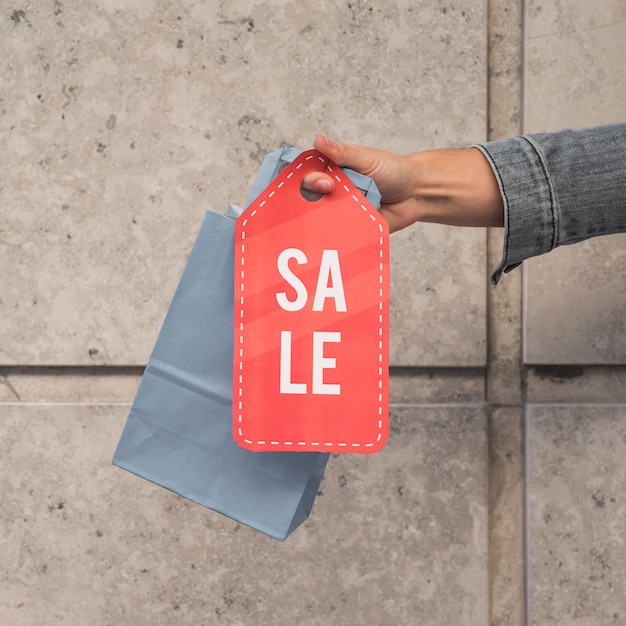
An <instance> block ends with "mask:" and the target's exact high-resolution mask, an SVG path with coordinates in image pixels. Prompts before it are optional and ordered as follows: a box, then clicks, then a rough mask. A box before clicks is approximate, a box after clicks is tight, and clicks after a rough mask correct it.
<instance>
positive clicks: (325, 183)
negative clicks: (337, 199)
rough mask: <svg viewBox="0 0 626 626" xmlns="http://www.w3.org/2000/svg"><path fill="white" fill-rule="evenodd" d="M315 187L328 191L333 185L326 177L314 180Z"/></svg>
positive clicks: (324, 191)
mask: <svg viewBox="0 0 626 626" xmlns="http://www.w3.org/2000/svg"><path fill="white" fill-rule="evenodd" d="M315 188H316V189H317V190H318V191H322V192H323V193H330V192H331V191H332V190H333V186H332V184H331V182H330V181H329V180H328V179H327V178H320V179H319V180H317V181H315Z"/></svg>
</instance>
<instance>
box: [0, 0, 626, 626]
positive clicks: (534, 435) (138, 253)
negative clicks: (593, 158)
mask: <svg viewBox="0 0 626 626" xmlns="http://www.w3.org/2000/svg"><path fill="white" fill-rule="evenodd" d="M624 11H625V8H624V4H623V2H621V0H598V2H594V3H587V2H585V1H584V0H574V1H572V2H568V3H562V2H557V1H556V0H545V1H544V0H528V2H522V0H515V1H514V2H509V1H508V0H491V1H490V2H487V0H462V1H461V2H455V3H452V2H438V3H430V2H428V3H421V4H418V5H416V4H415V3H410V2H387V1H385V2H381V3H371V4H367V3H365V2H361V1H356V2H351V3H341V4H340V3H332V2H322V3H321V4H320V3H319V2H317V3H312V2H309V1H308V0H303V2H301V3H282V2H277V1H275V0H264V1H260V2H256V3H244V2H232V3H231V2H229V3H206V2H201V1H200V0H176V1H175V2H170V3H162V2H157V1H155V0H142V1H141V2H135V3H132V5H129V4H128V3H124V2H120V1H118V0H106V1H103V2H98V3H96V2H92V1H90V2H84V3H67V2H65V3H61V2H55V3H49V4H40V3H23V8H20V7H19V6H18V5H15V6H11V7H9V8H6V10H5V11H3V12H2V15H1V16H0V50H1V51H2V54H0V68H1V70H0V142H1V143H2V145H3V146H4V153H5V154H7V155H9V158H4V159H2V160H1V161H0V214H1V215H2V217H3V221H2V224H1V225H0V267H1V269H2V272H0V316H1V320H2V324H1V327H0V425H1V426H0V433H1V434H0V459H2V460H1V461H0V463H1V464H2V474H1V476H2V477H1V479H0V519H1V522H0V523H1V524H2V531H3V532H2V538H1V539H0V563H2V565H1V566H0V578H1V580H2V585H0V624H2V625H3V626H4V625H5V624H6V625H8V626H13V625H16V626H21V625H23V624H37V625H38V624H46V625H47V624H71V625H73V624H76V625H80V626H83V625H84V624H89V625H91V624H94V625H103V626H104V625H110V624H114V625H116V626H117V625H126V624H129V625H130V624H132V625H135V624H194V625H195V624H210V625H212V624H246V625H248V624H250V625H256V624H261V625H263V624H272V625H280V624H311V625H313V624H322V623H323V624H344V625H346V626H359V625H361V624H363V625H364V624H368V625H369V624H377V625H378V624H380V625H384V626H386V625H387V624H389V625H390V626H398V625H408V626H412V625H414V624H429V625H432V626H444V625H445V626H450V625H452V624H455V625H456V624H459V625H463V626H468V625H469V626H474V625H481V626H482V625H487V624H489V625H490V626H526V625H527V624H533V626H534V625H537V626H539V625H541V626H545V625H548V626H550V625H553V624H554V625H557V624H558V625H563V626H565V625H568V626H569V625H573V626H579V625H580V626H587V625H589V626H591V625H593V626H596V625H599V626H604V625H605V624H606V625H609V624H610V625H611V626H613V625H617V624H622V623H626V600H625V599H624V597H625V596H624V593H623V582H622V581H623V577H624V576H623V574H624V572H623V565H622V563H623V561H624V556H625V550H624V544H623V537H624V531H625V528H624V521H623V520H624V516H623V508H624V507H623V503H622V495H621V492H620V487H621V485H622V484H623V483H624V472H625V471H626V470H625V468H626V461H625V460H624V459H625V458H626V457H625V455H624V450H623V449H622V448H623V446H624V437H625V433H624V424H626V421H625V420H626V371H625V370H624V365H626V364H625V362H624V358H626V353H625V352H624V345H625V344H624V342H625V336H626V335H625V333H624V326H623V319H622V318H621V312H622V310H623V294H624V293H625V292H626V290H624V289H622V288H621V281H622V274H623V272H618V271H615V269H614V268H615V267H621V265H620V264H623V263H622V262H623V252H622V248H623V245H621V243H620V242H621V238H620V237H616V238H613V239H611V238H607V240H598V241H597V242H593V243H590V244H589V245H585V246H580V247H572V248H571V249H568V250H567V251H563V252H561V251H557V253H555V254H554V255H548V256H546V257H544V258H542V259H538V260H536V261H532V262H530V263H528V264H527V266H526V267H525V268H523V269H521V270H516V271H515V272H512V273H511V274H509V275H507V276H506V277H505V278H504V279H503V282H502V283H501V285H499V286H498V287H497V288H496V289H491V288H488V287H487V282H486V275H487V271H488V267H491V266H493V265H494V264H495V263H496V262H497V261H498V259H499V254H500V249H501V234H500V233H498V232H495V231H494V232H489V233H484V232H480V231H465V232H462V231H457V230H455V229H453V230H448V229H440V228H438V227H430V226H420V227H416V228H415V229H413V230H411V231H410V232H406V233H404V234H402V235H401V236H399V237H397V238H396V239H394V242H393V255H394V256H393V263H394V268H393V278H392V280H393V291H394V301H393V303H392V333H393V340H392V343H393V345H392V365H393V367H392V372H391V374H392V376H391V386H392V398H391V400H392V426H393V428H392V437H391V439H390V442H389V444H388V446H387V447H386V448H385V450H384V451H383V452H382V453H380V454H378V455H375V456H372V457H359V456H336V457H333V458H331V460H330V463H329V467H328V470H327V473H326V477H325V479H324V482H323V483H322V487H321V493H320V494H319V495H318V498H317V500H316V503H315V507H314V509H313V513H312V515H311V517H310V518H309V520H308V521H307V522H306V523H305V524H304V525H303V526H302V527H301V528H299V529H298V530H297V531H296V532H295V533H294V534H293V535H292V536H291V537H290V538H289V539H288V540H287V541H286V542H285V543H279V542H276V541H275V540H271V539H269V538H266V537H264V536H262V535H260V534H258V533H255V532H253V531H250V530H249V529H247V528H245V527H241V526H239V525H237V524H235V523H234V522H232V521H230V520H228V519H226V518H224V517H221V516H219V515H217V514H216V513H213V512H211V511H208V510H206V509H204V508H202V507H200V506H197V505H194V504H192V503H190V502H188V501H186V500H184V499H182V498H180V497H178V496H175V495H173V494H171V493H169V492H167V491H165V490H163V489H160V488H158V487H156V486H154V485H151V484H149V483H147V482H145V481H143V480H141V479H139V478H136V477H134V476H131V475H129V474H127V473H125V472H123V471H122V470H119V469H117V468H114V467H112V466H111V465H110V459H111V456H112V453H113V450H114V448H115V445H116V442H117V439H118V437H119V434H120V431H121V428H122V425H123V423H124V420H125V417H126V414H127V412H128V408H129V404H130V402H131V401H132V398H133V396H134V394H135V391H136V389H137V385H138V383H139V380H140V376H141V371H142V368H143V366H144V365H145V362H146V359H147V357H148V355H149V352H150V349H151V348H152V345H153V343H154V340H155V337H156V334H157V332H158V328H159V324H160V321H161V319H162V317H163V315H164V312H165V310H166V307H167V304H168V302H169V299H170V297H171V293H172V291H173V289H174V287H175V285H176V282H177V279H178V275H179V273H180V270H181V269H182V266H183V264H184V260H185V256H186V254H187V252H188V250H189V247H190V245H191V242H192V241H193V238H194V236H195V233H196V231H197V227H198V225H199V223H200V219H201V217H202V214H203V211H204V210H205V209H206V208H208V207H211V208H215V209H218V210H223V209H224V208H225V206H226V204H227V203H228V202H229V201H238V202H241V201H242V199H243V198H245V195H246V192H247V189H248V186H249V184H250V182H251V180H252V178H253V176H254V174H255V172H256V170H257V168H258V165H259V160H260V158H261V156H262V155H263V154H264V153H266V152H267V151H269V150H271V149H274V148H275V147H277V145H280V144H281V143H292V144H294V145H298V146H301V147H306V146H308V145H309V143H310V139H311V137H312V136H313V135H314V134H315V132H317V131H318V130H320V129H323V130H325V131H326V132H329V133H331V134H334V135H335V136H337V137H338V138H343V139H346V140H350V141H359V142H363V143H369V144H374V145H379V146H382V147H386V148H388V149H391V150H396V151H399V152H409V151H412V150H415V149H418V148H431V147H449V146H454V145H467V144H468V143H473V142H476V141H482V140H485V139H486V138H490V139H496V138H500V137H505V136H509V135H513V134H518V133H519V132H522V131H523V130H527V131H530V132H533V131H538V130H548V129H554V130H556V129H558V128H560V127H562V126H564V125H570V126H573V127H580V126H585V125H589V124H600V123H606V122H612V121H617V120H623V119H624V117H625V115H624V114H625V112H626V111H625V110H624V106H623V102H626V92H625V86H624V77H623V72H622V71H621V68H622V66H623V55H622V50H623V48H622V46H623V43H622V42H623V36H622V35H623V26H624V20H625V18H626V14H625V13H624ZM277 60H280V61H281V62H280V63H279V62H278V61H277ZM294 86H296V87H294ZM338 95H339V97H337V96H338ZM609 261H610V263H609ZM572 277H578V278H576V279H575V280H572ZM595 303H599V304H601V306H602V310H603V311H604V312H605V314H604V315H602V316H598V315H597V314H596V313H594V311H592V310H590V309H588V307H589V306H591V304H595ZM563 311H566V312H567V311H578V314H577V315H571V316H570V315H566V316H563V315H562V314H559V312H561V313H562V312H563ZM565 318H566V319H567V324H564V323H563V320H564V319H565Z"/></svg>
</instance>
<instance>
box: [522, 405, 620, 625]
mask: <svg viewBox="0 0 626 626" xmlns="http://www.w3.org/2000/svg"><path fill="white" fill-rule="evenodd" d="M527 419H528V422H527V427H528V429H529V433H530V438H529V450H530V454H529V459H528V463H529V484H528V489H529V524H530V527H529V530H530V576H529V581H530V587H529V600H530V624H532V625H533V626H546V625H548V624H549V625H550V626H561V625H562V626H609V625H610V626H614V625H615V626H616V625H617V624H624V622H625V621H626V599H625V597H624V576H625V575H626V572H625V571H624V562H625V556H626V551H625V547H624V536H625V535H626V510H625V508H624V483H625V481H626V463H625V462H624V459H626V405H617V406H606V405H604V406H601V405H595V406H594V405H582V406H576V405H569V406H568V405H564V406H532V407H530V409H529V410H528V416H527Z"/></svg>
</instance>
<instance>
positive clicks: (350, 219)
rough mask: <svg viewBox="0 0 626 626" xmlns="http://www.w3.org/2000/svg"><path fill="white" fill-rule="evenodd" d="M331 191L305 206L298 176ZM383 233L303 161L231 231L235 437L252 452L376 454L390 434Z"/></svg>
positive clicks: (313, 161)
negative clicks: (315, 178) (311, 175)
mask: <svg viewBox="0 0 626 626" xmlns="http://www.w3.org/2000/svg"><path fill="white" fill-rule="evenodd" d="M311 171H326V172H327V173H328V174H329V175H331V176H333V177H334V178H335V179H336V185H335V190H334V191H333V192H332V193H330V194H326V195H324V196H322V198H320V199H318V200H315V201H310V200H307V199H305V198H304V197H303V196H302V193H301V191H300V186H301V182H302V179H303V177H304V175H305V174H307V173H308V172H311ZM388 344H389V232H388V228H387V224H386V222H385V220H384V219H383V218H382V217H380V216H379V215H378V213H377V211H375V210H374V209H373V208H372V206H371V205H370V204H369V203H368V202H367V201H366V200H365V198H364V197H363V195H362V194H361V192H360V191H358V190H357V189H356V188H355V187H354V186H353V185H352V183H351V182H350V181H349V179H348V178H347V176H346V175H345V174H344V173H343V172H342V170H341V169H340V168H339V167H337V166H336V165H335V164H333V163H332V162H330V161H329V160H328V159H326V158H325V157H324V156H323V155H321V154H320V153H319V152H317V151H314V150H311V151H308V152H304V153H303V154H301V155H300V156H299V157H298V158H297V159H296V160H295V161H294V162H293V163H291V164H290V165H289V166H287V168H285V170H283V172H282V173H281V174H280V175H279V176H278V177H277V178H276V179H275V180H274V182H273V183H272V184H271V185H270V186H269V187H268V188H267V189H266V190H265V191H264V192H263V193H261V194H260V196H259V197H258V198H257V199H256V200H255V201H254V202H253V203H252V204H251V205H250V206H249V207H248V208H247V209H246V211H245V212H244V213H243V214H242V216H241V217H240V218H239V219H238V220H237V226H236V231H235V345H234V357H235V358H234V378H233V433H234V437H235V441H236V442H237V443H238V444H239V445H240V446H242V447H244V448H246V449H248V450H257V451H260V450H264V451H270V450H271V451H298V450H300V451H326V452H364V453H365V452H376V451H378V450H380V449H381V448H382V447H383V445H384V444H385V442H386V440H387V435H388V430H389V414H388V402H389V375H388V365H389V357H388Z"/></svg>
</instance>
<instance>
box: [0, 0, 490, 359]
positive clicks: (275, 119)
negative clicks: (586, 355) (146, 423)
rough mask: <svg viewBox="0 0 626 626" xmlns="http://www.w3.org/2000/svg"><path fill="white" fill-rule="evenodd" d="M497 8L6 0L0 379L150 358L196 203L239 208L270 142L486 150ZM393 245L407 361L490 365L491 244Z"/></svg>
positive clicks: (464, 234) (198, 214)
mask: <svg viewBox="0 0 626 626" xmlns="http://www.w3.org/2000/svg"><path fill="white" fill-rule="evenodd" d="M486 9H487V3H486V1H485V0H466V1H464V2H463V3H462V4H461V5H458V4H456V3H448V2H442V3H432V2H420V3H418V4H417V5H416V4H415V3H414V2H409V1H407V0H402V1H401V2H391V1H388V0H386V1H385V2H382V3H376V4H375V5H374V4H367V3H365V2H361V1H360V0H358V1H356V2H349V3H337V2H330V1H328V0H325V1H323V2H321V3H320V2H313V1H312V0H303V1H302V2H298V3H284V2H278V1H275V0H263V1H260V2H255V3H249V2H243V1H240V0H237V1H235V2H231V1H229V2H225V1H224V0H221V1H219V2H212V3H207V2H203V1H201V0H176V1H174V2H167V3H165V2H156V1H155V0H141V1H138V2H133V3H128V2H122V1H121V0H104V1H99V2H96V1H95V0H86V1H85V2H80V3H68V2H48V3H23V5H20V4H19V3H18V4H14V5H11V6H10V7H9V6H8V5H7V7H5V9H4V10H3V11H2V13H1V15H0V143H1V144H2V146H3V155H4V156H3V159H2V161H1V163H0V179H1V180H2V187H1V188H0V207H1V211H2V216H3V221H2V224H1V225H0V259H1V264H2V267H3V272H2V274H1V275H0V293H1V294H2V297H1V299H0V316H1V317H2V319H3V320H4V325H3V329H2V333H3V334H2V341H0V366H2V365H38V366H45V365H57V366H58V365H66V366H67V365H83V366H85V365H143V364H145V363H146V361H147V359H148V356H149V353H150V350H151V348H152V346H153V344H154V340H155V338H156V334H157V332H158V329H159V327H160V323H161V321H162V319H163V316H164V314H165V311H166V308H167V305H168V303H169V300H170V299H171V296H172V294H173V291H174V288H175V286H176V283H177V281H178V277H179V275H180V272H181V270H182V268H183V266H184V263H185V258H186V255H187V253H188V252H189V250H190V247H191V244H192V242H193V240H194V237H195V235H196V233H197V231H198V228H199V225H200V222H201V219H202V215H203V212H204V210H205V209H207V208H213V209H214V210H217V211H224V210H225V209H226V207H227V204H228V203H229V202H234V203H237V204H242V203H243V202H244V201H245V198H246V195H247V191H248V188H249V185H250V184H251V182H252V180H253V177H254V176H255V174H256V172H257V170H258V167H259V164H260V162H261V160H262V158H263V156H264V155H265V154H266V153H267V152H269V151H272V150H275V149H277V148H279V147H280V146H282V145H294V146H298V147H300V148H302V149H305V148H308V147H310V145H311V142H312V140H313V137H314V136H315V134H316V133H318V132H320V131H324V132H327V133H329V134H331V135H333V136H335V137H337V138H339V139H343V140H345V141H352V142H360V143H367V144H372V145H378V146H380V147H383V148H387V149H389V150H393V151H397V152H411V151H414V150H418V149H424V148H437V147H450V146H457V145H467V144H471V143H475V142H477V141H480V140H483V139H484V138H485V129H486V112H485V110H484V107H483V106H481V105H480V104H477V103H481V102H484V100H485V94H486V51H487V46H486V42H485V37H484V32H485V25H486V18H487V13H486ZM392 247H393V292H394V296H393V301H392V318H393V328H392V332H393V338H392V346H393V352H392V361H393V362H394V364H397V365H429V366H442V365H484V361H485V297H484V293H485V273H486V272H485V267H484V258H485V250H484V233H481V232H480V231H454V232H453V231H448V230H445V231H444V230H440V229H438V228H437V227H434V226H433V227H426V226H420V227H416V228H415V229H413V230H412V231H411V232H407V233H405V234H403V235H402V236H400V237H398V238H395V239H394V242H393V244H392ZM459 301H463V302H464V303H465V306H463V307H459V306H457V303H458V302H459Z"/></svg>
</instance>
